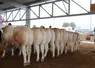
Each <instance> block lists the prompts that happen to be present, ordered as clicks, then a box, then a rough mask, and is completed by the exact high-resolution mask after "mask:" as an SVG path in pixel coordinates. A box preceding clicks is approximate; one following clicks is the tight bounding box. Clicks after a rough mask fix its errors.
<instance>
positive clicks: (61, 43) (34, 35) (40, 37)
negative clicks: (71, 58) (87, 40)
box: [0, 25, 80, 66]
mask: <svg viewBox="0 0 95 68" xmlns="http://www.w3.org/2000/svg"><path fill="white" fill-rule="evenodd" d="M0 31H1V34H2V35H1V37H0V38H1V40H2V44H1V45H2V50H3V54H2V56H1V57H4V56H5V53H6V49H5V48H6V45H8V46H11V50H12V55H14V47H16V48H19V55H21V54H22V55H23V59H24V66H27V65H30V56H31V53H37V58H36V61H37V62H38V61H39V60H40V55H41V61H44V59H45V57H46V56H47V53H48V51H49V50H50V52H51V53H52V58H54V57H55V52H57V57H58V56H59V55H62V54H63V52H64V53H65V54H66V53H67V51H68V50H70V51H71V52H73V51H75V50H77V49H78V45H79V44H80V36H79V33H77V32H70V31H67V30H65V29H59V28H29V27H26V26H16V27H13V26H12V25H7V26H5V27H3V28H1V29H0ZM32 46H33V48H32ZM32 49H33V51H34V52H31V51H32ZM55 50H56V51H55ZM40 53H41V54H40Z"/></svg>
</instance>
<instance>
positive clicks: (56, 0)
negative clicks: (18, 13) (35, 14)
mask: <svg viewBox="0 0 95 68" xmlns="http://www.w3.org/2000/svg"><path fill="white" fill-rule="evenodd" d="M59 1H62V0H55V1H51V2H45V3H41V4H37V5H32V6H30V7H35V6H39V5H44V4H50V3H53V2H59Z"/></svg>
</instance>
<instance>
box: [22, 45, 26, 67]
mask: <svg viewBox="0 0 95 68" xmlns="http://www.w3.org/2000/svg"><path fill="white" fill-rule="evenodd" d="M22 54H23V59H24V66H26V65H27V60H26V57H27V54H26V46H24V45H23V46H22Z"/></svg>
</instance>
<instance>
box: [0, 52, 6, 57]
mask: <svg viewBox="0 0 95 68" xmlns="http://www.w3.org/2000/svg"><path fill="white" fill-rule="evenodd" d="M5 53H6V50H3V54H2V56H1V58H4V57H5Z"/></svg>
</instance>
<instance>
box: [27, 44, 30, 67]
mask: <svg viewBox="0 0 95 68" xmlns="http://www.w3.org/2000/svg"><path fill="white" fill-rule="evenodd" d="M27 55H28V62H27V65H30V57H31V45H29V46H27Z"/></svg>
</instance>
